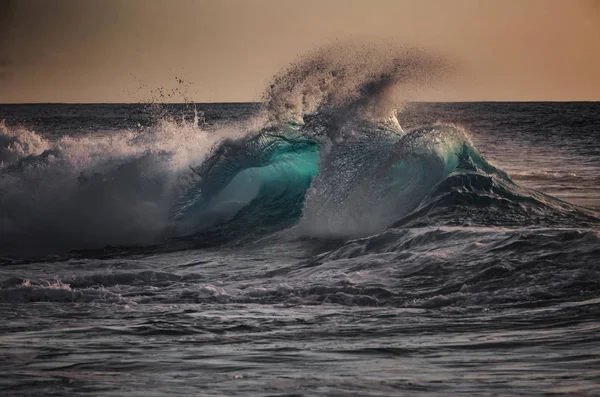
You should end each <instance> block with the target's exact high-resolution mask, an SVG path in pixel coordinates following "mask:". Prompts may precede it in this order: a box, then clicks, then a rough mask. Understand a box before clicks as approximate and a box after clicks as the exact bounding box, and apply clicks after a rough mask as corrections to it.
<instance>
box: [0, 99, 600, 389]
mask: <svg viewBox="0 0 600 397" xmlns="http://www.w3.org/2000/svg"><path fill="white" fill-rule="evenodd" d="M262 109H263V108H262V107H261V106H260V105H259V104H252V103H249V104H196V105H194V104H181V105H160V104H154V105H145V104H139V105H120V104H105V105H104V104H98V105H84V104H77V105H69V104H64V105H59V104H56V105H53V104H48V105H0V120H3V121H2V123H1V124H0V318H1V319H2V321H0V395H2V396H79V395H90V396H123V395H127V396H144V397H147V396H176V395H182V396H183V395H186V396H187V395H189V396H413V395H414V396H458V395H465V396H527V395H529V396H599V395H600V103H589V102H587V103H411V104H408V105H407V106H406V107H405V108H404V109H402V110H399V111H398V112H397V113H396V114H393V115H391V116H390V117H388V118H385V119H379V120H373V119H371V118H367V117H361V118H355V117H349V116H348V114H349V113H348V109H352V110H355V108H354V107H347V108H345V112H340V111H336V112H333V111H325V109H322V110H323V111H316V112H311V113H305V114H304V115H303V116H304V117H303V118H302V120H292V119H289V120H287V121H285V122H275V121H273V120H270V122H269V121H265V120H264V117H262V116H261V111H262ZM337 110H339V108H337ZM261 117H262V118H261ZM278 120H279V119H278Z"/></svg>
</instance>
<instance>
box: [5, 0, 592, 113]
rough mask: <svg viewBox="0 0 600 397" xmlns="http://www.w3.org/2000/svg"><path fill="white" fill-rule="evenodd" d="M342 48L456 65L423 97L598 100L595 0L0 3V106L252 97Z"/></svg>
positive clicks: (32, 0)
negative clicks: (276, 78) (379, 48)
mask: <svg viewBox="0 0 600 397" xmlns="http://www.w3.org/2000/svg"><path fill="white" fill-rule="evenodd" d="M353 40H357V41H362V42H364V41H369V42H372V43H377V42H388V43H389V42H394V43H399V44H403V45H406V46H416V47H420V48H423V49H427V50H430V51H432V52H434V53H437V54H440V55H443V56H446V57H448V58H449V59H451V60H452V61H453V63H455V64H456V65H459V67H458V70H459V76H457V78H456V79H454V81H453V83H445V84H442V85H440V86H438V87H437V88H436V89H427V90H425V91H423V92H422V94H421V96H420V99H423V100H432V101H448V100H473V101H477V100H497V101H510V100H514V101H521V100H546V101H553V100H600V1H598V0H52V1H48V0H0V103H15V102H137V101H140V100H146V99H149V95H150V94H149V91H151V90H153V89H158V88H161V87H162V88H165V89H167V90H170V89H172V88H174V87H179V88H180V89H181V90H182V91H185V95H187V98H186V99H191V100H195V101H198V102H236V101H252V100H258V99H259V98H260V95H261V93H262V92H263V90H264V88H265V87H266V85H267V84H268V82H269V79H270V78H271V77H272V76H273V75H274V74H275V73H277V72H278V71H280V70H281V69H282V68H283V67H285V66H286V65H287V64H289V63H290V62H292V61H294V60H295V59H297V58H298V57H299V56H301V54H303V53H305V52H307V51H310V50H312V49H315V48H317V47H320V46H324V45H328V44H331V43H332V42H336V41H344V42H346V41H350V42H351V41H353ZM176 77H177V78H181V79H183V80H185V81H186V82H187V84H184V85H181V84H177V83H176V82H175V78H176ZM183 99H184V98H182V97H179V98H174V100H175V101H181V100H183Z"/></svg>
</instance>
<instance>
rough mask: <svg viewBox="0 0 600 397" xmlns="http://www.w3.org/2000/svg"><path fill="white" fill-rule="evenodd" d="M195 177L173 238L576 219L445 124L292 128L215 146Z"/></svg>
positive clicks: (175, 213)
mask: <svg viewBox="0 0 600 397" xmlns="http://www.w3.org/2000/svg"><path fill="white" fill-rule="evenodd" d="M195 172H196V174H197V176H198V178H197V182H195V183H194V184H192V185H191V186H190V188H189V189H188V191H187V192H186V193H185V194H184V195H182V197H181V198H180V199H179V200H178V202H177V203H176V204H175V205H174V206H173V209H172V213H171V222H172V224H173V225H174V227H175V229H176V234H177V235H178V236H192V235H196V236H198V237H199V238H200V240H202V241H204V242H205V243H206V244H212V243H223V242H229V241H245V240H247V239H252V238H255V237H258V236H260V235H264V234H266V233H270V232H274V231H277V230H281V229H284V228H287V227H290V226H292V225H297V228H296V230H297V231H298V232H299V233H300V234H303V235H306V236H310V237H326V238H331V237H335V238H340V237H341V238H348V237H359V236H364V235H369V234H373V233H377V232H380V231H382V230H384V229H386V228H387V227H389V226H391V225H394V224H396V225H400V224H404V225H419V226H423V225H434V224H445V225H447V224H461V222H462V223H466V224H474V225H475V224H479V223H480V224H482V225H486V224H496V223H497V224H510V221H512V222H517V223H520V224H523V223H526V221H527V219H528V218H529V217H534V216H535V217H537V218H539V219H537V218H536V222H538V223H539V222H542V223H543V221H544V219H546V220H548V219H555V218H556V219H559V220H563V221H564V220H565V219H567V218H568V217H569V216H571V215H569V214H573V213H574V210H573V208H572V206H569V205H568V204H566V203H562V202H560V200H556V199H553V198H551V197H548V196H545V195H543V194H541V193H538V192H533V191H531V190H529V189H525V188H522V187H520V186H517V185H516V184H515V183H514V182H512V180H511V179H510V178H509V176H508V175H507V174H506V173H504V172H502V171H501V170H498V169H496V168H495V167H493V166H492V165H491V164H489V163H488V162H487V161H486V160H485V159H484V158H483V157H482V156H481V155H480V154H479V153H478V152H477V150H476V149H475V148H474V147H473V146H472V144H471V143H470V140H469V137H468V136H467V135H466V133H465V132H464V131H463V130H462V129H459V128H456V127H453V126H446V125H436V126H430V127H423V128H419V129H415V130H412V131H409V132H408V133H406V134H404V133H401V132H399V131H390V130H382V129H377V128H376V127H373V129H372V130H364V129H363V130H361V131H359V132H357V133H355V134H351V135H349V136H347V137H345V139H343V140H340V141H336V142H334V141H332V140H331V139H329V138H327V137H325V136H322V135H321V136H319V135H318V134H314V133H311V132H310V131H306V130H304V129H303V128H302V127H301V126H298V125H293V124H289V125H287V126H286V127H285V128H284V129H282V130H268V131H263V132H261V133H260V134H258V135H255V136H253V137H249V138H244V139H241V140H236V141H225V142H223V143H221V144H220V145H219V146H218V147H217V148H215V150H214V151H213V153H212V155H211V156H209V158H208V159H207V160H206V161H205V162H204V163H203V164H202V165H201V166H200V167H199V168H198V169H196V170H195ZM309 189H310V190H309ZM307 192H310V193H307ZM478 211H479V212H478ZM473 214H476V215H473ZM556 214H558V215H556ZM496 218H497V219H496ZM495 219H496V220H497V222H496V220H495ZM582 219H583V218H581V219H579V218H578V219H576V221H577V222H581V221H582Z"/></svg>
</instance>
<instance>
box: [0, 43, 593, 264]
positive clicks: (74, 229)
mask: <svg viewBox="0 0 600 397" xmlns="http://www.w3.org/2000/svg"><path fill="white" fill-rule="evenodd" d="M446 70H447V66H446V65H445V64H444V63H443V62H440V60H439V59H436V58H434V57H432V56H430V55H428V54H424V53H422V52H420V51H417V50H401V49H391V48H388V49H386V50H381V49H375V50H374V49H372V48H367V47H364V48H363V47H361V48H351V47H348V46H334V47H332V48H327V49H324V50H320V51H316V52H314V53H312V54H309V55H308V56H307V57H305V58H303V59H301V60H300V61H299V62H297V63H295V64H293V65H292V66H290V67H289V68H288V69H287V70H285V71H284V72H283V73H282V74H280V75H277V76H276V77H275V78H274V80H273V82H272V84H271V85H270V86H269V87H268V89H267V91H266V92H265V94H264V96H263V100H264V101H263V112H262V114H261V115H259V116H257V117H256V119H255V120H253V121H252V123H254V124H252V126H250V124H247V125H245V126H244V128H239V129H234V128H227V129H225V128H224V129H222V130H211V131H204V130H201V129H199V128H198V122H197V121H198V120H197V118H196V119H195V120H194V121H192V122H187V121H185V120H184V121H175V120H173V119H169V118H166V119H163V120H161V121H160V122H158V123H156V125H154V126H152V127H150V128H146V129H138V130H121V131H118V132H114V131H112V132H105V133H104V132H102V131H99V132H95V133H93V134H89V133H88V134H81V135H77V136H59V137H47V136H42V135H40V134H37V133H36V132H35V131H30V130H28V129H25V128H20V127H8V126H6V125H5V124H0V161H1V164H0V191H1V193H0V195H1V196H0V200H2V213H1V214H0V221H1V223H0V227H1V232H2V237H3V238H2V242H1V243H0V249H1V250H2V252H5V253H9V254H16V255H25V256H28V255H36V254H42V253H53V252H61V251H66V250H71V249H92V248H101V247H103V246H107V245H113V246H114V245H117V246H134V245H157V244H158V245H161V246H163V247H168V246H171V247H180V246H181V244H183V246H184V247H187V246H189V245H190V244H192V245H196V246H206V245H215V244H224V243H231V242H234V243H242V242H247V241H252V240H256V239H257V238H259V237H262V236H265V235H268V234H272V233H274V232H277V231H281V230H287V232H289V235H292V236H294V237H310V238H342V239H348V238H356V237H364V236H368V235H372V234H375V233H379V232H382V231H383V230H385V229H386V228H388V227H390V226H403V227H408V226H423V225H436V224H437V225H513V224H515V225H521V226H523V225H525V226H526V225H537V226H540V225H563V226H565V225H567V226H568V225H571V224H577V225H582V224H597V219H596V218H595V217H594V215H593V214H592V213H588V212H587V211H586V210H584V209H581V208H576V207H574V206H572V205H570V204H567V203H565V202H562V201H560V200H557V199H554V198H551V197H549V196H546V195H543V194H541V193H538V192H535V191H532V190H529V189H525V188H523V187H520V186H518V185H516V184H515V183H514V182H513V181H512V180H511V179H510V178H509V177H508V176H507V174H505V173H504V172H502V171H501V170H498V169H496V168H495V167H494V166H492V165H491V164H490V163H488V162H487V161H486V160H485V159H484V158H483V157H482V156H481V155H480V154H479V153H478V152H477V150H476V149H475V147H474V146H473V144H472V143H471V140H470V139H469V136H468V133H467V132H466V131H464V130H463V129H462V128H460V127H457V126H453V125H447V124H440V125H431V126H423V127H419V128H415V129H412V130H409V131H404V130H403V129H402V128H401V127H400V123H399V122H398V120H397V115H398V112H399V110H400V109H401V107H402V102H403V101H406V100H409V99H410V92H411V90H413V89H416V88H415V87H418V86H419V85H422V84H428V83H430V82H431V81H432V80H434V79H437V78H439V77H440V76H441V75H443V73H444V72H445V71H446ZM257 125H258V126H259V127H256V126H257ZM232 131H234V132H232Z"/></svg>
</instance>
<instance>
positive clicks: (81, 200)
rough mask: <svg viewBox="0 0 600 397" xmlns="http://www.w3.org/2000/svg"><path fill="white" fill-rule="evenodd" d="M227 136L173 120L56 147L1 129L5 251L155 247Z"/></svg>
mask: <svg viewBox="0 0 600 397" xmlns="http://www.w3.org/2000/svg"><path fill="white" fill-rule="evenodd" d="M224 136H228V135H227V132H219V131H212V132H207V131H203V130H201V129H199V128H198V127H197V124H196V123H194V122H186V121H174V120H169V119H163V120H160V121H159V122H157V123H156V125H154V126H153V127H151V128H146V129H140V130H121V131H116V132H115V131H111V132H106V133H104V132H101V131H98V132H94V133H88V134H85V135H81V136H62V137H58V138H56V139H51V138H47V137H44V136H41V135H39V134H37V133H36V132H34V131H30V130H27V129H24V128H21V127H8V126H6V125H5V124H4V123H2V124H0V156H1V157H0V160H1V161H2V164H1V165H0V204H1V209H2V210H1V211H0V235H1V236H2V238H0V251H1V252H5V253H19V254H28V255H30V254H37V253H44V252H55V251H59V250H66V249H71V248H96V247H102V246H105V245H135V244H149V243H153V242H155V241H156V239H157V238H160V236H161V235H162V233H163V230H164V229H165V227H166V223H167V219H168V211H169V208H170V206H171V205H172V203H173V201H174V199H175V198H176V197H177V196H178V195H179V194H180V193H181V191H182V190H184V189H185V188H186V185H187V184H188V183H191V182H190V178H193V177H192V176H191V175H193V172H191V171H190V167H192V166H195V165H198V164H200V163H201V162H202V160H203V159H204V157H205V156H206V154H207V153H208V152H209V151H210V148H211V147H212V146H213V145H214V144H215V142H217V141H218V140H220V139H222V138H223V137H224Z"/></svg>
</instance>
